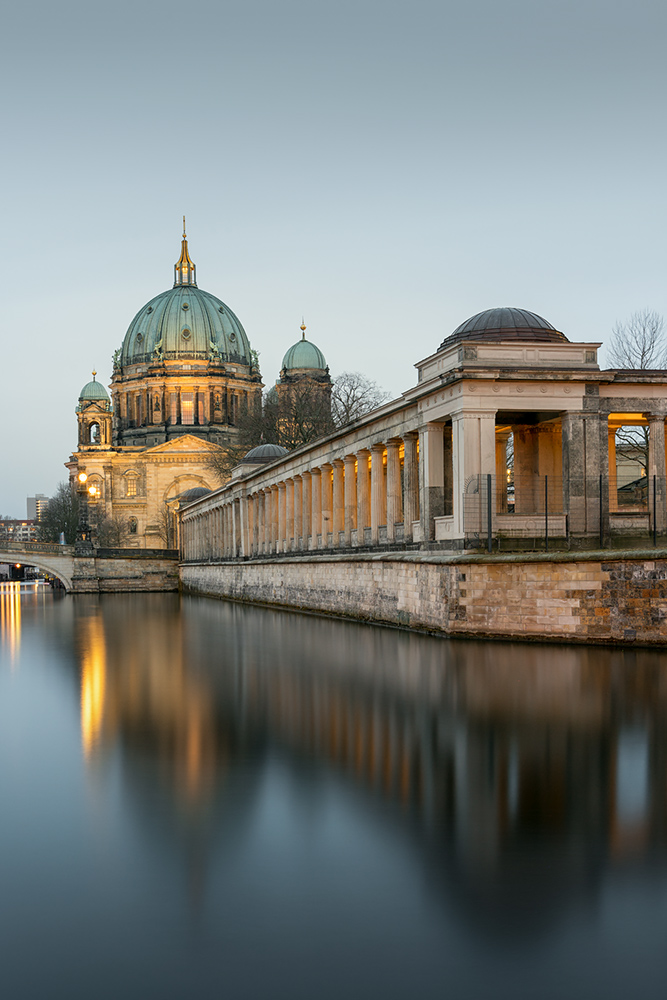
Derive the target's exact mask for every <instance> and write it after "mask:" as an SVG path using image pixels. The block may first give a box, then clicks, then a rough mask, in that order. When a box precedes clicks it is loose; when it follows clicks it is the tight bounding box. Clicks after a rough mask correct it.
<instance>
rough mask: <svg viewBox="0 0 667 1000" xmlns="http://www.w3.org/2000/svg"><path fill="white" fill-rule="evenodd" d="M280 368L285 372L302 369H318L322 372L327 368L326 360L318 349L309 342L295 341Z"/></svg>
mask: <svg viewBox="0 0 667 1000" xmlns="http://www.w3.org/2000/svg"><path fill="white" fill-rule="evenodd" d="M282 367H283V369H284V370H285V371H295V370H299V369H303V368H319V369H321V370H322V371H324V370H325V369H326V367H327V362H326V358H325V357H324V355H323V354H322V352H321V350H320V349H319V347H316V346H315V344H312V343H311V342H310V341H309V340H305V339H303V340H297V342H296V344H292V346H291V347H290V349H289V350H288V351H287V353H286V354H285V357H284V358H283V363H282Z"/></svg>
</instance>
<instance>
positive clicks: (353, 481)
mask: <svg viewBox="0 0 667 1000" xmlns="http://www.w3.org/2000/svg"><path fill="white" fill-rule="evenodd" d="M344 461H345V523H344V528H343V530H344V531H345V544H346V545H351V544H352V532H353V531H354V529H355V528H356V526H357V470H356V462H357V460H356V458H355V456H354V455H346V456H345V459H344Z"/></svg>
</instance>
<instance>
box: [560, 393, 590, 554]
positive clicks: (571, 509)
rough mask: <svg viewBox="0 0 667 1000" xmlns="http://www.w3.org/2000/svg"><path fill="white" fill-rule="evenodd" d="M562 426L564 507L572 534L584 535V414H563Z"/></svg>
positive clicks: (585, 492) (586, 528)
mask: <svg viewBox="0 0 667 1000" xmlns="http://www.w3.org/2000/svg"><path fill="white" fill-rule="evenodd" d="M561 420H562V425H563V508H564V510H565V513H566V514H567V518H568V531H569V533H570V534H571V535H585V534H586V533H587V530H588V524H587V517H586V499H587V485H590V484H587V482H586V479H587V477H586V433H585V414H583V413H564V414H563V415H562V418H561Z"/></svg>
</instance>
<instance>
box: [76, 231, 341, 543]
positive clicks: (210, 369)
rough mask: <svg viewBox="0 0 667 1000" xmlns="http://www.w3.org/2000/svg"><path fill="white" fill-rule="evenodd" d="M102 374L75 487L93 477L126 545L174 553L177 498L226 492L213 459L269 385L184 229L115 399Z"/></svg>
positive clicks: (92, 389) (81, 428) (87, 409)
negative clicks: (208, 283) (210, 287)
mask: <svg viewBox="0 0 667 1000" xmlns="http://www.w3.org/2000/svg"><path fill="white" fill-rule="evenodd" d="M281 374H282V373H281ZM322 374H325V373H322ZM326 374H327V375H328V373H326ZM95 376H96V373H95V372H93V379H92V381H91V382H88V383H87V384H86V385H85V386H84V387H83V389H82V390H81V393H80V396H79V401H78V405H77V408H76V414H77V422H78V447H77V450H76V451H75V452H74V453H73V454H72V455H71V457H70V460H69V462H68V463H66V464H67V468H68V470H69V474H70V481H71V482H75V481H77V479H78V476H79V474H80V473H82V472H83V473H85V474H86V476H87V477H88V478H87V483H86V487H87V489H88V497H89V508H90V510H89V513H90V517H91V521H93V522H95V521H96V522H97V523H101V522H102V521H106V522H107V523H109V522H111V523H112V524H115V525H116V527H117V528H118V533H119V535H122V539H123V540H122V544H123V545H126V546H128V545H129V546H135V547H144V548H164V547H169V546H170V545H171V544H172V543H173V532H172V521H173V509H174V501H175V500H176V499H177V498H178V497H179V496H182V495H183V494H184V493H188V494H190V492H191V491H193V490H195V491H200V492H201V493H204V492H206V491H208V490H210V489H213V488H214V487H215V486H217V485H218V483H217V482H216V479H215V475H214V474H213V473H212V471H211V469H210V467H209V461H210V457H211V453H212V452H215V451H217V450H218V449H219V448H220V447H224V446H225V445H229V444H233V442H234V437H235V433H236V424H237V422H238V420H239V418H240V416H241V414H242V413H244V412H246V411H248V410H251V409H253V408H258V407H261V405H262V388H263V384H262V377H261V374H260V371H259V365H258V361H257V354H256V353H255V352H254V351H253V350H252V348H251V346H250V342H249V340H248V337H247V335H246V332H245V330H244V329H243V326H242V325H241V323H240V321H239V319H238V317H237V316H236V315H235V314H234V313H233V312H232V310H231V309H230V308H229V307H228V306H227V305H226V304H225V303H224V302H222V300H221V299H218V298H217V297H216V296H215V295H212V294H211V293H209V292H206V291H203V290H202V289H200V288H199V287H198V286H197V280H196V266H195V264H194V263H193V261H192V259H191V257H190V254H189V250H188V242H187V237H186V234H185V227H184V232H183V238H182V244H181V254H180V257H179V259H178V261H177V262H176V264H175V265H174V283H173V287H172V288H170V289H168V290H167V291H164V292H161V293H160V294H159V295H156V296H155V297H154V298H152V299H150V300H149V301H148V302H147V303H146V304H145V305H144V306H142V308H141V309H140V310H139V312H138V313H137V314H136V316H135V317H134V319H133V320H132V322H131V323H130V325H129V327H128V330H127V333H126V334H125V337H124V339H123V343H122V345H121V347H120V348H119V349H118V350H117V351H116V352H115V354H114V366H113V375H112V379H111V386H110V389H111V395H109V393H107V391H106V389H105V388H104V386H103V385H102V384H101V383H100V382H98V381H97V380H96V377H95Z"/></svg>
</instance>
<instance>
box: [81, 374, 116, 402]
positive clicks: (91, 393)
mask: <svg viewBox="0 0 667 1000" xmlns="http://www.w3.org/2000/svg"><path fill="white" fill-rule="evenodd" d="M79 402H80V403H94V402H97V403H100V402H102V403H110V402H111V400H110V399H109V393H108V392H107V391H106V389H105V388H104V386H103V385H102V383H101V382H97V381H96V380H95V377H94V376H93V381H92V382H86V384H85V385H84V387H83V389H82V390H81V392H80V393H79Z"/></svg>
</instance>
